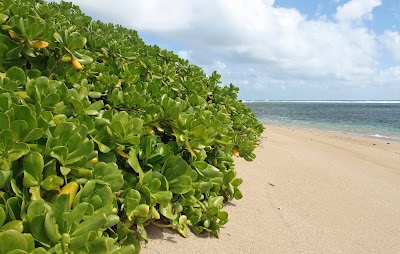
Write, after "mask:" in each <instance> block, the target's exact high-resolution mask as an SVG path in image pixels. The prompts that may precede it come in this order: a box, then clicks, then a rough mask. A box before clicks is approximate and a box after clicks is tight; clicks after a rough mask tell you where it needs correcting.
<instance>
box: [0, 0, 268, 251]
mask: <svg viewBox="0 0 400 254" xmlns="http://www.w3.org/2000/svg"><path fill="white" fill-rule="evenodd" d="M0 25H1V29H0V72H1V73H0V75H1V79H0V246H1V248H0V253H137V252H139V251H140V241H142V240H147V239H148V238H147V234H146V229H145V226H146V225H149V224H151V223H153V224H155V225H158V226H163V227H172V228H174V229H176V230H177V231H178V232H179V233H180V234H182V235H183V236H187V235H188V229H189V228H190V229H192V230H193V232H195V233H200V232H202V231H208V232H210V233H211V234H218V232H219V230H220V228H221V226H223V225H224V224H225V223H226V222H227V220H228V214H227V213H226V212H225V211H223V210H222V208H223V201H224V200H226V199H232V198H236V199H240V198H241V197H242V194H241V192H240V190H239V189H238V186H239V185H240V184H241V182H242V180H241V179H239V178H236V172H235V168H234V162H233V155H236V156H239V155H240V157H243V158H244V159H246V160H252V159H253V158H254V154H253V153H252V152H253V149H254V148H255V147H256V145H257V142H258V137H259V135H260V133H261V131H262V130H263V127H262V125H260V124H259V123H258V122H257V120H256V119H255V117H254V115H253V114H252V112H251V111H250V109H248V108H247V107H246V106H245V105H244V103H242V102H241V101H239V100H238V99H237V92H238V89H237V88H236V87H234V86H233V85H230V86H221V85H220V76H219V75H218V74H217V73H213V74H212V75H210V76H207V75H206V74H205V73H204V72H203V71H202V70H201V68H199V67H197V66H194V65H190V64H189V63H188V62H187V61H185V60H182V59H179V58H178V57H177V56H176V55H175V54H173V53H172V52H169V51H165V50H162V49H160V48H159V47H157V46H147V45H145V44H144V43H143V41H142V40H141V39H140V38H139V37H138V35H137V33H136V32H135V31H132V30H129V29H126V28H123V27H121V26H119V25H112V24H104V23H102V22H99V21H94V20H92V19H91V18H90V17H87V16H85V15H84V14H83V13H82V12H81V11H80V10H79V8H78V7H76V6H73V5H72V4H70V3H66V2H61V3H60V4H56V3H49V4H48V3H46V2H43V1H41V0H37V1H34V0H1V1H0Z"/></svg>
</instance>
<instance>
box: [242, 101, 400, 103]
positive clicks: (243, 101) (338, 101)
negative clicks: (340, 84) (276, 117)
mask: <svg viewBox="0 0 400 254" xmlns="http://www.w3.org/2000/svg"><path fill="white" fill-rule="evenodd" d="M242 101H243V102H244V103H253V102H289V103H290V102H302V103H377V104H379V103H400V100H242Z"/></svg>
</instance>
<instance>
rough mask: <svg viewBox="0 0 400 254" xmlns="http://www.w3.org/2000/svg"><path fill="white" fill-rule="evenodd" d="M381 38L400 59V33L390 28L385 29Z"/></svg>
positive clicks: (398, 59)
mask: <svg viewBox="0 0 400 254" xmlns="http://www.w3.org/2000/svg"><path fill="white" fill-rule="evenodd" d="M380 39H381V41H382V43H383V45H384V46H385V47H386V48H387V49H388V50H389V52H390V53H391V55H392V56H393V57H394V59H395V60H397V61H400V33H399V32H397V31H389V30H388V31H385V33H384V34H383V35H382V36H381V38H380Z"/></svg>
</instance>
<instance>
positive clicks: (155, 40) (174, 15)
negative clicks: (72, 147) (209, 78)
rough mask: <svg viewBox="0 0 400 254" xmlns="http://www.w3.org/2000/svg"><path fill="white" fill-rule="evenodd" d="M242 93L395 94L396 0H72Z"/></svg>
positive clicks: (398, 88) (399, 85)
mask: <svg viewBox="0 0 400 254" xmlns="http://www.w3.org/2000/svg"><path fill="white" fill-rule="evenodd" d="M72 2H73V3H75V4H77V5H79V6H80V7H81V9H82V10H83V12H84V13H85V14H87V15H89V16H91V17H92V18H94V19H99V20H101V21H103V22H112V23H116V24H120V25H123V26H125V27H127V28H131V29H134V30H136V31H138V33H139V36H140V37H142V39H143V40H144V41H145V42H146V43H147V44H150V45H154V44H156V45H158V46H160V47H162V48H164V49H167V50H172V51H174V52H175V53H176V54H178V55H179V56H180V57H182V58H185V59H187V60H189V62H190V63H191V64H195V65H199V66H201V67H202V68H203V69H204V71H205V72H206V73H208V74H211V73H212V72H213V71H217V72H218V73H219V74H221V75H222V83H223V85H228V84H230V83H233V84H234V85H235V86H238V87H239V88H240V91H239V98H240V99H243V100H400V1H399V0H304V1H300V0H275V1H274V0H169V1H165V0H113V1H110V0H85V1H79V0H72Z"/></svg>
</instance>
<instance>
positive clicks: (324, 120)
mask: <svg viewBox="0 0 400 254" xmlns="http://www.w3.org/2000/svg"><path fill="white" fill-rule="evenodd" d="M247 105H248V106H249V107H250V108H251V109H252V111H253V113H254V114H255V115H256V117H257V119H258V120H259V121H260V122H262V123H263V124H267V125H275V126H286V127H294V128H302V129H309V130H321V131H324V132H329V133H338V134H342V135H346V136H354V137H362V138H372V139H379V140H384V141H393V142H398V143H400V100H399V101H253V102H247Z"/></svg>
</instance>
